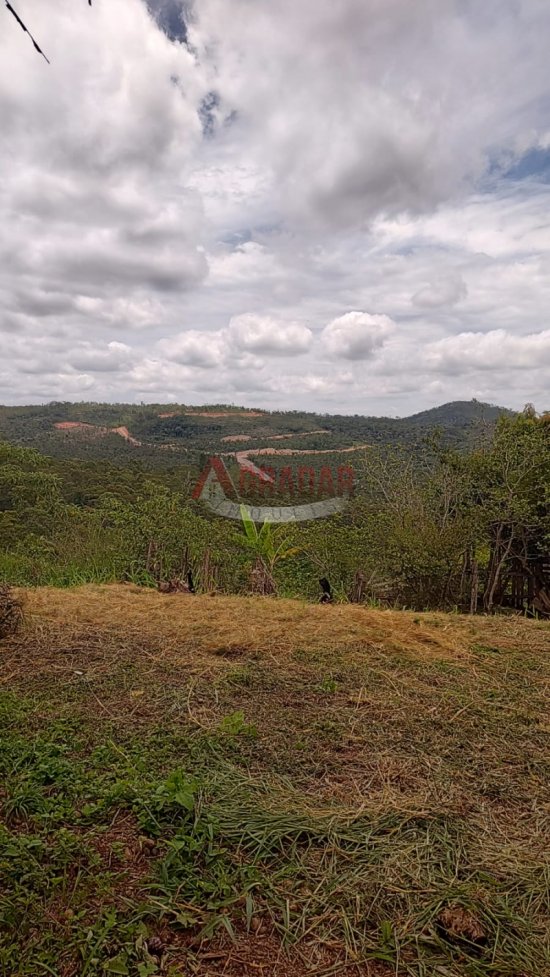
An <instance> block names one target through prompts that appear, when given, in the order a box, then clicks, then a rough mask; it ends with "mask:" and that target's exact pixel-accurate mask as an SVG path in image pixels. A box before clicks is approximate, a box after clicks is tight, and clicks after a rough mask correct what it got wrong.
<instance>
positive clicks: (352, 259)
mask: <svg viewBox="0 0 550 977" xmlns="http://www.w3.org/2000/svg"><path fill="white" fill-rule="evenodd" d="M13 5H14V7H15V8H16V10H17V11H18V13H19V15H20V16H21V17H22V19H23V20H24V21H25V22H26V23H27V25H28V26H29V29H30V30H31V31H32V33H33V35H34V36H35V37H36V39H37V41H38V42H39V44H40V46H41V48H42V49H43V50H44V52H45V54H46V55H47V57H48V59H49V61H50V64H48V63H47V62H46V61H45V60H44V59H43V58H42V57H40V56H39V55H38V54H37V53H36V51H35V50H34V48H33V46H32V44H31V42H30V40H29V37H28V36H27V35H26V34H24V33H23V31H22V30H21V28H20V27H19V25H18V24H17V23H16V21H15V20H14V18H13V17H12V16H11V15H10V13H9V11H8V10H7V8H6V7H4V6H1V7H0V131H1V133H2V139H1V142H0V177H1V179H0V228H1V231H0V251H1V262H0V402H2V403H4V404H25V403H44V402H49V401H52V400H63V401H74V400H94V401H124V402H126V401H129V402H146V403H170V402H177V403H187V404H205V403H233V404H242V405H245V406H260V407H264V408H268V409H308V410H312V411H319V412H329V413H358V414H382V415H386V416H404V415H407V414H411V413H414V412H416V411H420V410H424V409H426V408H429V407H432V406H435V405H437V404H440V403H444V402H446V401H450V400H455V399H463V400H468V399H471V398H472V397H476V398H477V399H479V400H483V401H489V402H491V403H496V404H500V405H503V406H507V407H512V408H517V409H519V408H521V407H522V406H523V405H524V404H525V403H527V402H532V403H534V404H535V406H536V407H537V408H538V409H540V410H543V409H548V408H550V319H549V310H550V81H549V75H548V68H547V60H548V44H549V41H550V4H549V3H548V0H484V2H483V3H479V0H415V2H414V3H411V0H338V2H337V3H335V2H334V0H315V2H313V0H192V2H190V0H148V2H145V0H93V5H92V6H91V7H90V6H89V5H88V3H87V2H86V0H50V2H49V3H47V4H45V3H44V2H43V0H13Z"/></svg>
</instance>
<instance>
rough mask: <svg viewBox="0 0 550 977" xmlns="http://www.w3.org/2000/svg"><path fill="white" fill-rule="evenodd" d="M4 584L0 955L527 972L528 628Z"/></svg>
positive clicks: (84, 966)
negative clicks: (8, 609) (19, 605)
mask: <svg viewBox="0 0 550 977" xmlns="http://www.w3.org/2000/svg"><path fill="white" fill-rule="evenodd" d="M20 596H21V598H22V600H23V605H24V624H23V628H22V630H21V631H20V632H19V633H18V634H17V635H16V636H15V637H11V638H6V639H4V640H3V641H1V642H0V667H1V673H0V724H1V725H0V736H1V746H2V749H1V751H0V767H1V777H2V779H1V782H0V783H1V786H0V817H1V823H0V973H1V974H2V975H4V974H6V977H38V975H41V974H53V975H55V977H76V975H83V977H97V975H108V974H122V975H124V974H127V975H132V977H147V975H150V977H152V975H156V974H158V975H161V974H162V975H173V977H176V975H195V974H197V975H204V977H207V975H212V977H213V975H220V974H225V975H227V977H251V975H258V977H271V975H275V977H305V975H311V977H313V975H315V977H322V975H326V977H328V975H332V974H343V975H350V977H351V975H375V977H376V975H378V977H388V975H413V977H432V975H439V977H462V975H465V977H489V975H492V977H548V975H549V974H550V947H549V939H550V931H549V922H548V921H549V917H550V911H549V910H550V907H549V892H550V859H549V851H548V847H549V846H548V842H549V823H550V792H549V780H550V778H549V772H550V751H549V742H550V712H549V682H550V625H549V624H543V623H538V622H534V621H527V620H525V619H522V618H518V617H492V618H484V617H476V618H469V617H465V616H459V615H445V614H413V613H405V612H391V611H380V610H374V609H370V608H367V607H360V606H351V605H333V606H328V605H327V606H313V605H310V604H306V603H301V602H297V601H286V600H274V599H270V598H265V599H260V598H250V599H247V598H238V597H221V596H220V597H217V596H216V597H209V596H193V597H191V596H186V595H177V594H175V595H161V594H157V593H156V592H152V591H150V590H146V589H140V588H137V587H134V586H131V585H119V586H103V587H96V586H87V587H81V588H76V589H74V590H56V589H50V588H42V589H38V590H34V591H28V592H25V593H22V594H21V595H20Z"/></svg>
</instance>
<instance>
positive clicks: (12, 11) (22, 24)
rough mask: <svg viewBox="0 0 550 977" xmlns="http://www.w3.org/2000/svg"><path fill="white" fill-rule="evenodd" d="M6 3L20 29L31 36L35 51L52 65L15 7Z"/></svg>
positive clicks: (90, 1)
mask: <svg viewBox="0 0 550 977" xmlns="http://www.w3.org/2000/svg"><path fill="white" fill-rule="evenodd" d="M5 3H6V7H7V8H8V10H9V12H10V14H13V16H14V17H15V19H16V21H17V23H18V24H19V26H20V27H21V28H22V29H23V30H24V31H25V34H28V35H29V37H30V39H31V41H32V43H33V45H34V48H35V50H36V51H38V53H39V54H41V55H42V57H43V58H44V59H45V60H46V61H47V62H48V64H49V63H50V61H49V59H48V58H47V57H46V55H45V54H44V52H43V50H42V48H41V47H40V45H39V44H38V42H37V41H36V40H35V39H34V37H33V36H32V34H31V32H30V30H29V28H28V27H27V26H26V25H25V24H24V23H23V21H22V20H21V17H20V16H19V14H18V13H17V11H16V10H14V9H13V7H12V5H11V3H10V2H9V0H5ZM88 5H89V6H90V7H91V6H92V0H88Z"/></svg>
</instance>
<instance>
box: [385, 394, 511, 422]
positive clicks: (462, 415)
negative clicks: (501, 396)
mask: <svg viewBox="0 0 550 977" xmlns="http://www.w3.org/2000/svg"><path fill="white" fill-rule="evenodd" d="M513 413H514V411H511V410H509V409H508V408H507V407H495V406H494V404H483V403H481V402H480V401H479V400H452V401H451V402H450V403H448V404H442V405H441V407H432V408H431V409H430V410H423V411H420V413H419V414H412V415H411V417H407V418H404V420H405V421H406V422H407V423H408V424H413V425H420V426H423V427H425V426H426V425H429V426H440V427H443V428H448V427H462V426H468V425H472V424H479V423H486V424H492V423H494V422H495V421H496V420H497V418H498V417H500V415H501V414H509V415H512V414H513Z"/></svg>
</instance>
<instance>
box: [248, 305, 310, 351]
mask: <svg viewBox="0 0 550 977" xmlns="http://www.w3.org/2000/svg"><path fill="white" fill-rule="evenodd" d="M229 337H230V340H231V342H233V343H234V344H235V346H237V347H238V348H240V349H244V350H248V351H250V352H254V353H272V354H276V355H278V356H295V355H296V354H297V353H305V352H307V350H308V349H309V348H310V346H311V342H312V339H313V333H312V331H311V329H308V327H307V326H305V325H304V324H303V323H301V322H285V321H284V320H281V319H274V318H273V317H271V316H266V315H259V314H256V313H252V312H247V313H245V314H244V315H238V316H233V318H232V319H231V322H230V323H229Z"/></svg>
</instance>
